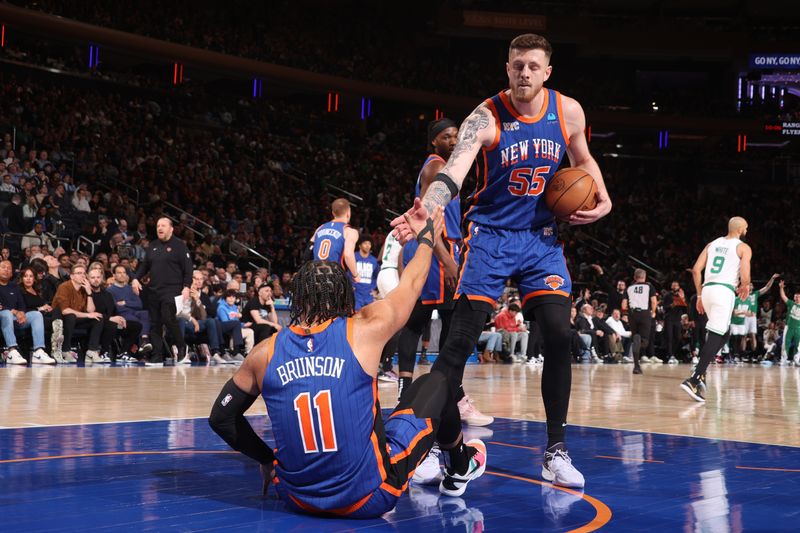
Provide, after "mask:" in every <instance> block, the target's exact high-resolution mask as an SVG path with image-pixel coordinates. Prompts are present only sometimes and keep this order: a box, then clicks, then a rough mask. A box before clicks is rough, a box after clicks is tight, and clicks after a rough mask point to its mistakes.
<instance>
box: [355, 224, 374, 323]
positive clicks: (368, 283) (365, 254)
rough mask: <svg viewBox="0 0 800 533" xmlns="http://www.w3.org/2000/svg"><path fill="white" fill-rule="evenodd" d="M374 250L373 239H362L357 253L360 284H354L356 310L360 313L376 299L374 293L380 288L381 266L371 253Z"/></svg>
mask: <svg viewBox="0 0 800 533" xmlns="http://www.w3.org/2000/svg"><path fill="white" fill-rule="evenodd" d="M371 250H372V239H370V238H369V237H362V238H361V240H360V241H359V242H358V252H356V269H357V270H358V282H356V283H354V284H353V287H354V289H355V295H356V307H355V310H356V311H359V310H360V309H361V308H362V307H364V306H365V305H369V304H371V303H372V302H373V301H374V300H375V298H374V297H373V296H372V293H373V291H374V290H375V289H377V288H378V271H379V270H380V266H379V265H378V260H377V259H375V256H373V255H372V254H371V253H370V251H371Z"/></svg>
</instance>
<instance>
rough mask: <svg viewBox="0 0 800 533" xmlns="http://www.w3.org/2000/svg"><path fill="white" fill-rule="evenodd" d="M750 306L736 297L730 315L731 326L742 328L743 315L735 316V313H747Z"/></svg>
mask: <svg viewBox="0 0 800 533" xmlns="http://www.w3.org/2000/svg"><path fill="white" fill-rule="evenodd" d="M749 309H750V304H749V303H748V301H747V300H740V299H739V297H738V296H737V297H736V300H734V302H733V314H732V315H731V326H744V315H737V314H736V311H748V310H749Z"/></svg>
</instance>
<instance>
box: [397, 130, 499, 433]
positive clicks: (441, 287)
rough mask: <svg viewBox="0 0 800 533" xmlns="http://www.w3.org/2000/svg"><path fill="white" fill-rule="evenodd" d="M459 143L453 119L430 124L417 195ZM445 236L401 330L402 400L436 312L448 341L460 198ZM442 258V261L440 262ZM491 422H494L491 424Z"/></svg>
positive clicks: (410, 251)
mask: <svg viewBox="0 0 800 533" xmlns="http://www.w3.org/2000/svg"><path fill="white" fill-rule="evenodd" d="M457 139H458V126H457V125H456V123H455V122H453V121H452V120H450V119H449V118H443V119H440V120H436V121H433V122H431V123H430V124H428V148H429V150H431V151H432V152H433V153H431V154H430V155H429V156H428V157H427V158H426V159H425V162H424V163H423V164H422V169H421V170H420V171H419V175H418V176H417V183H416V185H415V192H414V195H415V196H416V197H419V198H422V197H423V196H424V195H425V192H426V191H427V190H428V187H429V186H430V184H431V183H432V182H433V179H434V178H435V177H436V175H437V174H438V173H439V172H440V171H441V170H442V168H444V165H445V163H446V162H447V158H449V157H450V154H451V153H452V152H453V148H455V146H456V141H457ZM444 220H445V225H444V235H443V236H442V237H443V238H442V239H441V240H440V241H439V243H440V244H439V245H438V248H437V249H436V250H434V253H435V254H436V257H434V259H433V260H432V261H431V270H430V272H429V273H428V279H427V280H426V282H425V287H423V289H422V294H421V295H420V298H419V301H417V304H416V305H415V306H414V310H413V311H412V312H411V316H410V317H409V319H408V323H406V325H405V326H404V327H403V329H402V330H400V342H399V345H398V351H397V360H398V365H399V367H400V368H399V372H400V381H399V383H398V387H399V391H398V395H399V396H400V397H401V398H402V396H403V391H404V390H405V389H407V388H408V386H409V385H411V380H412V378H413V377H414V362H415V361H416V352H417V345H418V344H419V339H420V337H421V336H422V332H423V330H424V329H425V326H426V325H427V324H429V323H430V321H431V315H432V314H433V310H434V309H437V310H438V311H439V316H440V317H441V319H442V332H441V334H440V336H439V346H440V347H441V346H442V345H443V344H444V341H445V340H446V339H447V330H448V329H449V326H450V315H451V313H452V310H453V306H454V304H455V302H454V301H453V290H454V289H455V285H456V276H457V274H458V264H457V263H456V257H458V251H459V245H460V243H461V199H460V198H459V197H458V196H456V197H455V198H453V199H452V200H451V201H450V203H449V204H447V207H446V208H445V210H444ZM416 250H417V246H416V244H415V243H414V242H413V241H411V242H408V243H407V244H406V245H405V246H404V247H403V264H404V265H405V264H407V263H408V261H409V260H410V259H411V258H412V257H414V253H415V252H416ZM440 258H441V259H440ZM489 422H491V420H490V421H489Z"/></svg>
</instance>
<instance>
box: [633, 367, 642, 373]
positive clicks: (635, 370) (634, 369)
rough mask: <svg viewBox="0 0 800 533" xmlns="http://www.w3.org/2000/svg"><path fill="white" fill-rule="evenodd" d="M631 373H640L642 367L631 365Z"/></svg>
mask: <svg viewBox="0 0 800 533" xmlns="http://www.w3.org/2000/svg"><path fill="white" fill-rule="evenodd" d="M633 373H634V374H641V373H642V367H640V366H639V365H636V366H635V367H633Z"/></svg>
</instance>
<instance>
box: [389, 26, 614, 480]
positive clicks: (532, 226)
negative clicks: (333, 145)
mask: <svg viewBox="0 0 800 533" xmlns="http://www.w3.org/2000/svg"><path fill="white" fill-rule="evenodd" d="M551 54H552V48H551V46H550V43H549V42H548V41H547V40H546V39H545V38H543V37H541V36H538V35H533V34H526V35H520V36H519V37H517V38H515V39H514V40H513V41H511V46H510V47H509V54H508V63H507V64H506V72H507V74H508V81H509V86H510V89H508V90H505V91H503V92H501V93H500V94H498V95H496V96H493V97H492V98H489V99H487V100H485V101H484V102H483V103H482V104H481V105H479V106H478V107H477V108H476V109H475V110H474V111H473V112H472V114H471V115H470V116H469V117H467V119H466V120H465V121H464V123H463V124H462V125H461V128H460V129H459V134H458V135H459V138H458V143H457V144H456V147H455V149H454V150H453V154H452V155H451V156H450V159H449V160H448V161H447V164H446V165H445V167H444V168H443V169H442V171H441V173H439V174H438V175H437V176H436V177H435V178H434V181H433V183H432V184H431V185H430V186H429V187H428V190H427V192H426V193H425V197H424V198H423V199H422V201H420V200H415V202H414V207H413V208H412V209H410V210H409V211H408V212H407V213H406V214H405V216H404V218H398V219H396V220H394V221H393V224H394V225H395V226H396V231H397V235H398V237H399V238H400V239H401V240H403V239H405V238H410V236H411V232H410V230H409V229H408V224H407V222H406V220H407V219H412V220H419V219H424V218H425V217H427V213H428V212H429V211H430V210H432V209H433V208H434V207H436V206H445V205H447V204H448V203H449V202H450V200H451V199H452V198H454V197H455V196H457V195H458V191H459V189H460V187H461V185H462V183H463V181H464V177H465V176H466V174H467V172H468V171H469V168H470V166H471V165H472V162H473V160H474V159H475V156H476V155H477V154H478V152H480V151H481V150H482V151H483V156H484V164H483V169H482V177H483V183H482V184H479V188H478V189H477V190H476V192H475V194H474V196H473V197H472V205H471V207H470V209H469V210H468V211H467V213H466V215H465V218H466V219H467V221H468V223H469V225H468V235H467V236H466V238H465V240H464V252H463V260H462V266H461V273H460V276H459V283H458V285H457V288H456V295H455V297H456V299H457V301H456V306H455V309H454V312H453V317H452V319H451V324H450V332H449V334H448V337H447V342H446V343H445V345H444V347H443V348H442V349H441V350H440V354H439V357H438V358H437V360H436V363H435V364H434V366H433V369H434V370H441V371H442V372H444V373H446V374H447V375H448V377H449V378H450V380H451V383H452V387H453V389H454V390H456V391H457V394H458V396H457V399H460V398H461V397H463V394H464V393H463V390H462V389H461V381H462V378H463V373H464V364H465V362H466V359H467V358H468V357H469V354H470V353H472V350H473V348H474V347H475V343H476V341H477V340H478V337H479V336H480V333H481V330H482V329H483V325H484V324H485V323H486V318H487V316H488V314H489V312H490V311H492V309H493V308H494V306H495V302H496V300H497V298H498V297H499V296H500V294H501V293H502V291H503V287H504V284H505V281H506V280H507V279H508V278H513V279H514V280H515V281H517V282H518V284H519V290H520V296H521V298H522V304H523V313H524V315H525V318H526V319H527V320H535V321H536V322H537V324H538V325H539V327H540V328H541V330H542V333H543V336H544V345H545V351H544V358H545V359H544V369H543V371H542V397H543V400H544V406H545V411H546V413H547V440H548V443H547V450H546V451H545V454H544V462H543V465H542V476H543V477H544V478H545V479H547V480H548V481H552V482H553V483H555V484H557V485H562V486H569V487H582V486H583V485H584V478H583V475H582V474H581V473H580V472H578V470H577V469H575V467H574V466H572V463H571V460H570V458H569V455H568V453H567V448H566V445H565V444H564V433H565V430H564V426H565V425H566V420H567V411H568V408H569V396H570V388H571V382H572V368H571V358H570V339H571V337H570V322H569V316H570V307H571V306H570V291H571V282H570V277H569V272H567V268H566V262H565V260H564V256H563V252H562V246H561V244H560V242H559V241H558V237H557V235H556V233H557V227H556V222H555V220H554V217H553V213H552V212H551V211H550V210H549V209H548V208H547V206H546V205H545V203H544V201H543V199H542V197H541V195H542V193H543V192H544V189H545V185H546V184H547V182H548V180H549V179H550V178H551V176H552V175H553V174H554V173H555V171H556V169H557V168H558V166H559V164H560V163H561V160H562V158H563V157H564V154H565V153H566V154H567V155H568V156H569V160H570V164H571V165H572V166H573V167H580V168H582V169H584V170H585V171H586V172H587V173H589V174H590V175H591V176H593V178H594V179H595V181H596V185H597V194H596V199H597V205H596V206H595V208H594V209H592V210H587V211H579V212H576V213H574V214H572V215H571V216H570V219H569V221H570V223H572V224H588V223H590V222H594V221H596V220H598V219H600V218H602V217H603V216H605V215H606V214H608V212H609V211H610V210H611V199H610V198H609V196H608V192H607V191H606V187H605V184H604V182H603V178H602V174H601V173H600V168H599V167H598V166H597V163H596V162H595V160H594V158H592V155H591V154H590V153H589V148H588V146H587V144H586V138H585V137H584V128H585V125H586V120H585V117H584V114H583V109H582V108H581V106H580V104H579V103H578V102H577V101H575V100H573V99H572V98H568V97H566V96H562V95H561V94H559V93H558V92H556V91H552V90H549V89H546V88H544V86H543V84H544V82H545V81H547V79H548V78H549V77H550V74H551V72H552V66H550V56H551Z"/></svg>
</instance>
